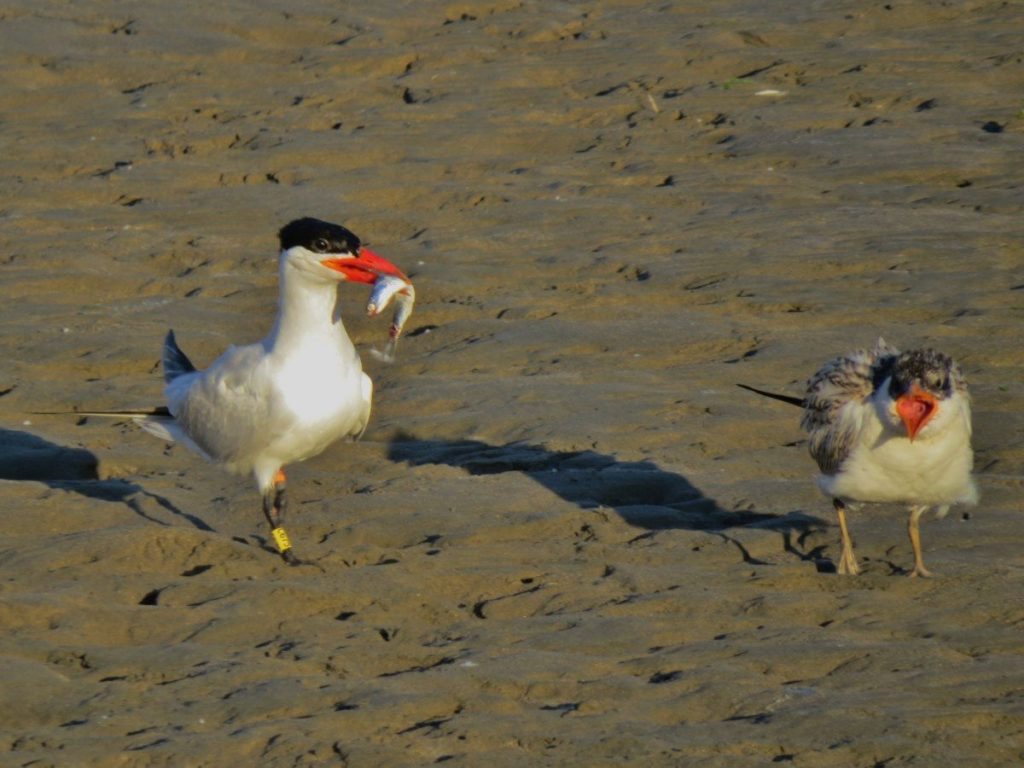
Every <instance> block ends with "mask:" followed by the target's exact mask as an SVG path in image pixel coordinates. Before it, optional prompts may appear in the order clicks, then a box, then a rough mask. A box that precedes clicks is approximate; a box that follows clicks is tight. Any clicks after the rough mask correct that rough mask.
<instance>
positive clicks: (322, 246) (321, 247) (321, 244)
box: [313, 237, 330, 253]
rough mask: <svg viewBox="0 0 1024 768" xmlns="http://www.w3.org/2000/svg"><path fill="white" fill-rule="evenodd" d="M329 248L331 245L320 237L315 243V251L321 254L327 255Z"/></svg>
mask: <svg viewBox="0 0 1024 768" xmlns="http://www.w3.org/2000/svg"><path fill="white" fill-rule="evenodd" d="M329 247H330V245H329V244H328V243H327V241H326V240H325V239H324V238H322V237H318V238H317V239H316V240H314V241H313V249H314V250H315V251H317V252H319V253H326V252H327V249H328V248H329Z"/></svg>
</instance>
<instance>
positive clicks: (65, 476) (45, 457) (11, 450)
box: [0, 429, 213, 531]
mask: <svg viewBox="0 0 1024 768" xmlns="http://www.w3.org/2000/svg"><path fill="white" fill-rule="evenodd" d="M97 465H98V461H97V459H96V456H95V455H94V454H93V453H92V452H90V451H87V450H85V449H83V448H68V447H66V446H63V445H57V444H56V443H51V442H49V441H48V440H44V439H43V438H41V437H37V436H36V435H32V434H29V433H28V432H17V431H14V430H11V429H0V479H3V480H34V481H36V482H40V483H45V484H46V485H48V486H49V487H50V488H59V489H61V490H65V491H72V492H74V493H79V494H81V495H82V496H87V497H89V498H90V499H102V500H103V501H119V502H121V503H122V504H125V505H127V506H128V507H129V508H130V509H131V510H132V511H133V512H135V514H137V515H139V516H140V517H144V518H146V519H147V520H149V521H150V522H153V523H157V524H158V525H167V523H165V522H163V521H162V520H157V519H156V518H154V517H151V516H150V515H149V514H147V513H146V511H145V510H144V509H143V508H142V506H141V505H140V504H139V499H138V497H139V496H144V497H146V498H150V499H152V500H153V501H155V502H156V503H157V504H159V505H160V506H161V507H163V508H164V509H166V510H167V511H168V512H170V513H171V514H172V515H177V516H179V517H182V518H184V519H185V520H188V522H190V523H191V524H192V525H194V526H195V527H196V528H198V529H199V530H201V531H213V528H211V527H210V526H209V525H208V524H207V523H206V522H205V521H203V520H202V519H201V518H198V517H196V516H195V515H190V514H189V513H187V512H185V511H183V510H181V509H178V508H177V507H176V506H174V504H172V503H171V502H170V501H169V500H168V499H166V498H164V497H163V496H160V495H159V494H156V493H151V492H150V491H147V490H146V489H145V488H143V487H142V486H141V485H138V484H136V483H131V482H128V481H127V480H120V479H114V478H111V479H108V480H101V479H100V478H99V475H98V474H97V472H96V467H97Z"/></svg>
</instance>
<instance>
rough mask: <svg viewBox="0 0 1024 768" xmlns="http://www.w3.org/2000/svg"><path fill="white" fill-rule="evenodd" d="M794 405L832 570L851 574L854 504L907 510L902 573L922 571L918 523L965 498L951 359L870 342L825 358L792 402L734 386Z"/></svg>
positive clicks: (956, 373)
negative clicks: (814, 470) (835, 559)
mask: <svg viewBox="0 0 1024 768" xmlns="http://www.w3.org/2000/svg"><path fill="white" fill-rule="evenodd" d="M740 386H742V387H744V389H750V390H752V391H754V392H757V393H758V394H762V395H767V396H768V397H774V398H776V399H779V400H783V401H786V402H790V403H793V404H795V405H800V406H801V407H802V408H803V419H802V420H801V427H803V429H804V430H805V431H807V432H808V433H809V435H810V438H809V441H808V444H809V448H810V452H811V456H812V457H814V460H815V461H816V462H817V464H818V467H819V468H820V469H821V476H820V477H819V478H818V487H819V488H820V489H821V491H822V492H823V493H824V494H825V495H826V496H829V497H831V498H832V504H833V506H834V507H835V510H836V515H837V516H838V519H839V531H840V534H841V537H842V552H841V556H840V559H839V565H838V571H839V573H840V574H850V575H855V574H857V573H859V572H860V569H859V567H858V566H857V560H856V558H855V557H854V554H853V542H852V540H851V538H850V531H849V528H848V527H847V523H846V510H847V508H848V507H850V508H852V507H853V505H855V504H857V503H860V502H897V503H903V504H907V505H909V506H910V518H909V520H908V522H907V531H908V533H909V536H910V544H911V547H912V548H913V550H914V569H913V570H912V571H911V572H910V575H911V576H931V575H932V574H931V572H930V571H928V569H927V568H925V565H924V559H923V557H922V554H921V535H920V530H919V520H920V518H921V515H922V514H924V513H925V512H926V511H927V510H928V509H929V508H932V507H934V508H935V510H936V514H937V516H938V517H942V516H944V515H945V514H946V513H947V512H948V511H949V507H950V506H951V505H953V504H975V503H977V500H978V491H977V488H976V486H975V484H974V479H973V477H972V476H971V469H972V466H973V463H974V453H973V451H972V449H971V402H970V395H969V393H968V390H967V382H966V380H965V379H964V376H963V373H961V371H960V368H959V367H958V366H957V364H956V363H955V362H953V360H952V359H951V358H949V357H947V356H946V355H944V354H942V353H940V352H936V351H935V350H933V349H915V350H911V351H909V352H903V353H900V352H899V351H898V350H896V349H894V348H893V347H891V346H889V345H888V344H886V342H885V340H884V339H879V340H878V343H877V344H876V345H875V348H874V349H873V350H871V351H868V350H858V351H856V352H851V353H849V354H846V355H841V356H840V357H837V358H835V359H834V360H831V361H829V362H828V363H826V364H825V365H824V366H822V367H821V369H820V370H819V371H818V372H817V373H815V374H814V376H812V377H811V379H810V380H809V381H808V383H807V394H806V395H805V397H804V398H803V399H802V400H801V399H799V398H792V397H788V396H786V395H777V394H773V393H771V392H765V391H762V390H759V389H754V388H753V387H747V386H746V385H742V384H741V385H740Z"/></svg>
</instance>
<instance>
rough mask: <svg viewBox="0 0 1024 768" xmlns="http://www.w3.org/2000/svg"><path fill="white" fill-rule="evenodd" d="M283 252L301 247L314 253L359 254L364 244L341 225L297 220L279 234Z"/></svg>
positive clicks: (312, 220)
mask: <svg viewBox="0 0 1024 768" xmlns="http://www.w3.org/2000/svg"><path fill="white" fill-rule="evenodd" d="M277 236H278V237H279V238H280V240H281V250H282V251H286V250H288V249H289V248H293V247H295V246H296V245H301V246H303V247H304V248H307V249H308V250H310V251H313V252H314V253H351V254H353V255H355V254H358V253H359V248H360V247H361V245H362V243H360V242H359V238H358V237H356V236H355V234H354V233H352V232H350V231H349V230H347V229H345V227H343V226H341V225H340V224H331V223H330V222H329V221H321V220H320V219H313V218H309V217H306V218H303V219H296V220H295V221H292V222H290V223H288V224H285V225H284V226H283V227H281V231H280V232H278V233H277Z"/></svg>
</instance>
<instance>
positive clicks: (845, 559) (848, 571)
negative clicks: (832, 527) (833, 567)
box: [832, 499, 860, 576]
mask: <svg viewBox="0 0 1024 768" xmlns="http://www.w3.org/2000/svg"><path fill="white" fill-rule="evenodd" d="M832 506H833V507H835V508H836V515H837V516H838V517H839V532H840V534H841V535H842V538H843V543H842V549H843V551H842V554H841V555H840V557H839V567H838V568H837V570H838V571H839V573H840V574H841V575H843V576H856V575H857V574H858V573H860V568H858V567H857V558H856V557H854V555H853V540H852V539H851V538H850V529H849V528H847V527H846V505H845V504H843V502H842V500H841V499H832Z"/></svg>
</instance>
